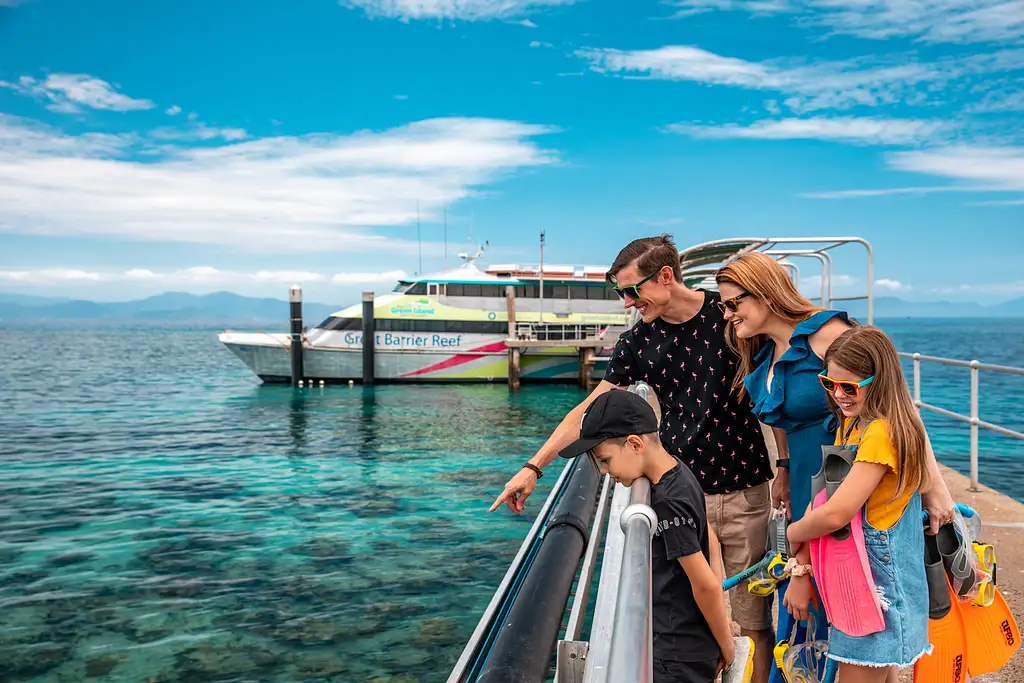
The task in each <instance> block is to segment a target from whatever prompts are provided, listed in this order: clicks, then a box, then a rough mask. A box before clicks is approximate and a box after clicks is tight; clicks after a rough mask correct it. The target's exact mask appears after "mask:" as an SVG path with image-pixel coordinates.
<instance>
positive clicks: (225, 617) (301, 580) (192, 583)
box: [0, 323, 1022, 683]
mask: <svg viewBox="0 0 1024 683" xmlns="http://www.w3.org/2000/svg"><path fill="white" fill-rule="evenodd" d="M970 324H971V325H973V324H974V323H970ZM936 325H938V327H937V328H934V329H933V328H929V327H927V326H925V327H922V326H909V325H904V324H903V323H899V324H897V325H893V326H892V328H891V329H890V331H891V332H892V333H893V335H894V336H895V337H896V338H897V340H898V341H900V342H901V344H900V345H901V347H905V348H906V347H907V346H913V347H915V348H916V350H920V351H922V352H926V353H934V354H937V355H947V356H949V355H951V356H955V357H964V358H966V357H969V356H972V355H973V356H974V357H978V358H981V359H983V360H989V361H993V362H1003V363H1013V362H1016V363H1019V362H1020V357H1021V354H1020V352H1019V349H1020V346H1019V345H1020V344H1021V342H1020V339H1021V336H1020V331H1021V325H1020V323H1016V327H1013V326H1011V325H1007V326H1005V328H999V327H998V326H997V327H996V328H995V329H1004V330H1005V334H1003V335H1001V338H1000V339H997V338H996V335H988V336H987V337H986V336H979V335H977V334H976V333H975V332H974V331H973V330H971V329H968V330H965V331H961V330H959V328H954V327H950V326H949V324H948V323H947V324H946V326H945V327H943V326H942V325H939V324H936ZM0 342H2V343H0V436H2V443H3V448H2V451H0V461H2V465H3V471H4V477H3V479H2V481H0V615H2V617H0V681H11V682H14V681H17V682H22V681H24V682H31V683H44V682H45V683H51V682H58V681H60V682H63V681H82V680H89V679H93V680H102V681H124V682H126V683H127V682H131V683H139V682H144V681H145V682H153V683H171V682H192V681H195V682H197V683H198V682H200V681H282V682H285V683H290V682H292V681H358V682H360V683H362V682H364V681H371V682H376V683H384V682H390V683H412V682H416V681H419V682H420V683H426V682H434V681H444V680H446V678H447V673H448V671H450V669H451V666H452V665H453V663H454V661H455V659H456V658H457V657H458V655H459V653H460V652H461V649H462V646H463V644H464V643H465V641H466V639H467V638H468V636H469V634H470V633H471V632H472V630H473V627H474V626H475V624H476V622H477V619H478V618H479V614H480V612H481V611H482V610H483V608H484V606H485V605H486V603H487V602H488V600H489V599H490V596H491V595H492V592H493V590H494V587H495V586H496V584H497V582H498V580H499V578H500V576H501V575H502V574H503V573H504V571H505V569H506V568H507V566H508V563H509V562H510V561H511V559H512V556H513V555H514V554H515V551H516V549H517V548H518V545H519V543H520V542H521V539H522V538H523V536H524V535H525V533H526V531H527V528H528V527H529V524H530V523H531V521H532V518H531V515H530V514H529V513H527V514H526V515H524V516H518V517H517V516H515V515H512V514H511V513H509V512H508V511H507V510H504V509H503V510H502V511H500V512H496V513H494V514H488V513H487V511H486V510H487V507H488V506H489V505H490V503H491V501H492V500H493V498H494V496H495V495H496V494H497V492H498V491H499V490H500V488H501V486H502V485H503V484H504V482H505V481H506V479H507V478H508V476H509V475H510V474H511V473H513V472H514V471H515V470H516V469H517V467H518V465H519V464H520V463H521V462H522V461H523V460H524V459H525V458H526V457H528V456H529V455H531V454H532V453H533V452H534V451H535V450H536V448H537V447H538V446H539V445H540V444H541V443H542V442H543V440H544V439H545V438H547V436H548V434H549V433H550V430H551V429H552V428H553V427H554V426H555V424H556V423H557V422H558V420H560V419H561V417H562V416H563V415H564V413H565V411H566V410H568V409H569V408H570V407H571V406H572V405H574V404H575V403H576V402H577V401H578V400H579V399H580V398H581V396H582V394H581V393H580V392H579V391H578V390H576V389H574V388H571V387H550V386H546V387H537V386H527V387H525V388H524V390H523V391H522V392H521V393H519V394H518V395H516V396H512V397H510V396H509V394H508V392H507V390H506V389H505V387H504V386H502V385H498V386H489V387H487V386H482V387H476V386H447V387H424V386H404V387H395V386H381V387H377V388H376V389H367V390H364V389H362V388H361V387H353V388H348V387H329V388H325V389H319V388H315V389H307V390H299V391H292V390H291V389H290V388H286V387H271V386H260V385H259V384H258V383H257V381H256V380H255V378H253V377H252V376H251V375H250V374H249V371H248V370H247V369H246V368H245V367H244V366H242V365H241V363H239V362H238V361H237V360H236V359H235V358H234V356H232V355H231V354H230V353H229V352H227V351H226V350H225V349H223V348H222V347H221V346H220V345H219V344H218V343H217V341H216V337H215V334H214V333H213V332H212V331H204V332H180V331H179V332H174V331H146V332H139V331H111V332H76V331H50V332H46V331H44V332H43V333H41V334H36V333H28V332H18V331H7V332H0ZM971 344H974V345H975V346H974V347H972V346H971ZM978 344H982V345H983V346H981V347H978V346H977V345H978ZM957 345H960V347H959V348H958V347H957ZM986 345H987V346H986ZM944 373H947V374H944ZM966 375H967V373H966V371H962V372H960V374H959V375H958V374H957V372H950V371H949V370H947V369H944V368H938V369H933V368H930V367H926V369H925V372H924V376H925V391H924V398H925V400H927V401H932V402H935V403H938V404H940V405H943V406H945V407H948V408H951V409H956V410H964V409H965V408H966V406H965V405H963V404H964V403H965V401H966V398H965V397H966V396H967V390H968V386H969V385H968V384H967V379H966ZM1018 380H1019V378H997V379H990V378H989V377H987V376H986V377H985V378H984V380H983V387H984V389H985V390H987V389H988V388H989V383H990V382H991V383H992V384H991V386H992V388H993V389H995V388H996V386H997V384H996V383H998V382H1006V385H1005V386H1004V389H1005V390H1004V391H1003V392H1002V394H1001V395H999V394H995V393H992V394H985V393H983V394H982V396H983V401H982V416H983V417H985V418H986V419H990V420H993V421H997V422H998V421H999V420H998V419H996V418H997V417H1001V418H1002V419H1003V420H1004V422H1005V423H1007V424H1009V426H1014V425H1013V424H1012V421H1013V420H1017V425H1016V428H1018V429H1020V428H1021V425H1020V421H1019V417H1017V415H1018V411H1017V407H1016V406H1015V405H1011V403H1014V402H1015V401H1013V400H1012V399H1011V395H1012V394H1011V393H1009V392H1016V394H1015V395H1016V396H1018V397H1019V396H1021V393H1020V389H1021V383H1020V381H1018ZM929 387H932V389H931V391H937V392H938V394H931V393H929V392H930V390H929ZM1007 421H1008V422H1007ZM929 424H930V427H931V428H932V436H933V439H934V440H935V441H936V443H937V445H938V446H939V450H940V453H941V454H943V457H944V458H945V457H946V455H947V454H949V455H952V456H953V457H952V460H951V461H952V462H953V464H963V465H964V466H965V463H966V453H967V450H966V433H967V430H966V427H963V428H961V427H958V426H955V425H952V424H950V423H948V422H946V421H944V420H939V421H935V420H931V419H929ZM933 424H934V426H933ZM992 439H1001V437H987V436H986V437H983V440H982V448H983V452H985V453H986V459H985V460H983V466H982V479H983V481H987V482H988V483H990V484H991V483H998V481H996V482H993V481H992V480H993V479H994V476H989V474H990V473H991V472H994V471H996V470H995V469H993V468H994V467H1000V468H1002V470H1001V471H1002V472H1003V473H1005V471H1007V469H1006V468H1007V467H1009V468H1010V470H1009V471H1012V472H1014V473H1019V471H1020V463H1021V455H1022V454H1021V452H1020V450H1019V448H1018V449H1017V450H1016V451H1015V450H1013V449H1012V448H1009V447H1007V442H1008V441H1009V440H1006V439H1002V440H999V441H992ZM990 454H996V455H993V456H992V457H991V458H990V457H989V456H990ZM958 459H959V460H958ZM1015 478H1016V479H1017V481H1018V482H1019V481H1020V477H1015ZM554 479H555V477H554V476H549V477H545V478H544V479H543V480H542V481H541V485H540V486H539V487H538V491H537V492H536V493H535V494H534V496H533V498H532V499H531V501H530V504H529V507H528V510H532V511H533V512H536V510H537V509H539V507H540V505H541V502H542V501H543V498H544V496H545V495H546V494H547V492H548V490H549V488H550V485H551V482H552V481H553V480H554ZM1003 481H1006V479H1004V480H1003ZM1014 485H1016V486H1021V484H1020V483H1017V484H1014ZM1013 493H1015V494H1017V495H1018V496H1019V495H1020V491H1013Z"/></svg>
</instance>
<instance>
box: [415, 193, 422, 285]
mask: <svg viewBox="0 0 1024 683" xmlns="http://www.w3.org/2000/svg"><path fill="white" fill-rule="evenodd" d="M416 245H417V247H418V249H419V255H420V265H419V269H420V273H419V274H420V275H422V274H423V240H422V239H420V200H418V199H417V200H416Z"/></svg>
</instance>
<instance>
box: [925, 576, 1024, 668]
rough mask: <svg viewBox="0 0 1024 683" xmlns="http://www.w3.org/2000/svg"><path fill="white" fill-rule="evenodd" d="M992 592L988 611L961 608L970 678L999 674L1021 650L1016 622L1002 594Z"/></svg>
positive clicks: (977, 608) (962, 604) (966, 606)
mask: <svg viewBox="0 0 1024 683" xmlns="http://www.w3.org/2000/svg"><path fill="white" fill-rule="evenodd" d="M993 589H994V591H995V599H994V600H993V601H992V604H991V605H989V606H988V607H979V606H978V605H974V604H971V603H961V604H960V611H961V613H962V614H963V621H964V630H965V632H966V634H967V658H968V659H967V671H968V673H969V674H970V675H971V678H974V677H975V676H981V675H982V674H987V673H992V672H993V671H998V670H999V669H1001V668H1003V667H1004V666H1006V663H1007V662H1008V661H1010V657H1012V656H1013V654H1014V653H1015V652H1016V651H1017V650H1018V649H1020V629H1019V628H1018V627H1017V621H1016V620H1015V619H1014V618H1013V614H1011V613H1010V608H1009V607H1008V606H1007V604H1006V600H1005V599H1004V598H1003V595H1002V593H1000V592H999V589H998V588H995V587H993ZM929 636H930V634H929Z"/></svg>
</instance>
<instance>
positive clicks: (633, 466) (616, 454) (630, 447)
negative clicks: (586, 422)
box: [590, 435, 646, 486]
mask: <svg viewBox="0 0 1024 683" xmlns="http://www.w3.org/2000/svg"><path fill="white" fill-rule="evenodd" d="M645 448H646V443H645V442H644V438H643V437H642V436H639V435H636V436H627V437H626V442H625V443H624V444H622V445H619V444H618V443H616V442H615V441H604V442H602V443H599V444H598V445H596V446H594V448H593V449H592V450H591V451H590V452H591V453H592V454H593V455H594V460H595V461H596V462H597V466H598V468H599V469H600V470H601V474H610V475H611V476H612V477H614V478H615V480H616V481H617V482H619V483H620V484H622V485H623V486H632V485H633V481H634V480H635V479H639V478H640V477H642V476H644V467H643V465H644V457H643V456H644V449H645Z"/></svg>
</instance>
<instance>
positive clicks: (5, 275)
mask: <svg viewBox="0 0 1024 683" xmlns="http://www.w3.org/2000/svg"><path fill="white" fill-rule="evenodd" d="M102 279H103V278H102V276H101V275H100V274H99V273H94V272H90V271H86V270H76V269H72V268H43V269H41V270H0V280H7V281H9V282H22V283H31V284H39V283H55V282H82V281H85V282H99V281H100V280H102Z"/></svg>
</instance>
